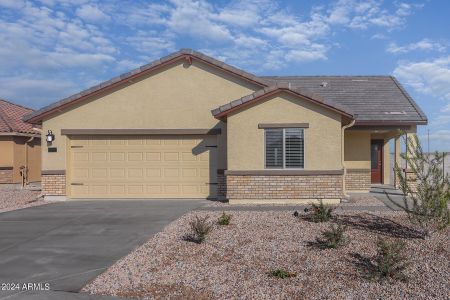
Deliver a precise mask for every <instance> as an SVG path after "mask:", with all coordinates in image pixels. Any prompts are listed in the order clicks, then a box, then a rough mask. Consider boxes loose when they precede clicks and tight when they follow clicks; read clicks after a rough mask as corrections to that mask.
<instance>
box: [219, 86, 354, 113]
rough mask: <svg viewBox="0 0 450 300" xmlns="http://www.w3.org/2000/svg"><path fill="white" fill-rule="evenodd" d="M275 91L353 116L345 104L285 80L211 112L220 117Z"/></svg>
mask: <svg viewBox="0 0 450 300" xmlns="http://www.w3.org/2000/svg"><path fill="white" fill-rule="evenodd" d="M276 91H288V92H291V93H293V94H295V95H298V96H303V97H305V98H306V99H308V100H310V101H312V102H315V103H317V104H319V105H322V106H325V107H328V108H331V109H334V110H336V111H338V112H339V113H341V114H344V115H347V116H348V117H353V112H352V110H351V109H350V108H348V107H345V105H342V104H340V103H336V102H334V101H332V100H329V99H327V98H324V97H321V96H320V95H317V94H314V93H311V91H310V90H307V89H304V88H301V87H294V86H293V85H291V84H290V83H285V82H276V83H275V84H273V85H271V86H268V87H265V88H263V89H260V90H258V91H256V92H254V93H252V94H250V95H247V96H244V97H242V98H239V99H237V100H233V101H231V102H229V103H226V104H224V105H221V106H220V107H218V108H216V109H213V110H212V111H211V113H212V114H213V115H214V116H215V117H217V118H220V117H222V116H223V115H226V114H227V113H228V112H229V111H232V110H235V109H237V108H238V107H241V106H244V105H248V104H249V103H251V102H255V101H257V100H259V99H262V98H263V96H265V95H268V94H272V93H273V92H276Z"/></svg>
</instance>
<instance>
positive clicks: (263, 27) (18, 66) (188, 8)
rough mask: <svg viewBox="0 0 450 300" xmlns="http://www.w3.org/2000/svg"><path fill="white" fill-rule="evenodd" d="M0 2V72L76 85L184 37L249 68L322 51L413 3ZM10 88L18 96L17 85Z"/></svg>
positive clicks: (280, 64) (385, 26) (401, 17)
mask: <svg viewBox="0 0 450 300" xmlns="http://www.w3.org/2000/svg"><path fill="white" fill-rule="evenodd" d="M0 6H1V7H2V11H3V10H4V11H5V13H4V14H2V16H1V17H0V28H2V30H1V31H0V80H3V82H6V81H5V80H6V79H7V78H8V77H11V78H19V77H18V76H22V75H23V74H24V73H26V72H33V74H34V78H39V80H41V81H42V82H45V81H46V80H48V81H47V82H48V83H49V84H50V83H51V82H53V79H54V78H58V79H59V78H75V79H76V80H74V82H78V85H80V86H81V84H83V87H85V84H87V83H92V82H98V81H100V80H101V79H107V78H108V77H111V76H109V75H110V74H114V73H115V72H118V71H120V72H123V71H126V70H127V69H128V68H129V69H132V68H134V67H136V66H138V65H140V64H143V63H145V62H147V61H151V60H153V59H155V58H158V57H160V56H162V55H165V54H167V53H169V52H172V51H174V50H176V49H177V48H182V47H185V42H186V40H188V42H189V44H191V45H193V46H192V47H195V48H197V49H199V50H200V51H203V52H205V53H206V54H210V55H212V56H214V57H216V58H218V59H220V60H224V61H226V62H227V63H230V64H232V65H236V66H238V67H241V68H243V69H247V70H249V71H252V72H263V71H264V72H266V71H268V70H280V69H283V68H285V67H286V66H288V65H299V64H302V63H308V62H313V61H320V60H326V59H327V57H328V53H329V51H330V50H331V49H334V48H336V47H338V46H339V44H338V43H337V41H335V40H333V39H334V36H335V35H336V33H338V32H339V31H344V30H345V31H349V30H353V29H355V28H357V29H358V30H365V29H368V28H370V29H375V30H377V32H378V35H382V34H383V33H384V32H385V31H389V30H392V29H395V28H399V27H402V26H403V25H404V24H405V22H406V18H407V16H408V15H410V14H411V13H412V12H413V11H414V10H415V9H417V6H414V5H408V4H404V3H398V2H395V3H394V4H392V3H384V4H382V3H381V2H379V1H375V0H364V1H363V0H339V1H337V2H334V4H324V5H323V6H321V7H312V8H311V9H310V10H302V11H300V10H298V8H293V7H292V6H289V5H285V4H282V3H281V2H278V1H272V0H246V1H244V0H231V1H228V2H223V1H220V2H219V1H209V2H208V1H206V0H196V1H191V0H170V1H166V2H163V3H162V4H159V3H152V2H149V1H129V2H127V3H126V5H123V3H121V2H117V1H113V2H106V1H94V0H58V1H57V0H36V1H33V2H32V1H20V0H17V1H11V0H9V1H8V0H0ZM17 8H20V9H17ZM74 14H75V16H74ZM112 20H114V24H113V22H112ZM108 21H109V23H108V26H104V25H105V23H106V22H108ZM11 70H13V72H11ZM12 73H13V74H12ZM26 74H27V76H28V73H26ZM65 76H67V77H65ZM24 78H25V81H24V82H25V83H27V85H28V86H31V83H33V82H31V81H29V80H30V78H29V77H26V76H25V77H24ZM62 81H64V79H62ZM80 82H81V83H80ZM76 85H77V84H74V86H76ZM56 86H58V85H56ZM80 89H81V88H80ZM24 90H27V89H24ZM59 91H61V90H59ZM9 92H10V93H17V95H24V94H23V93H22V90H21V88H20V86H14V87H13V89H10V90H9ZM53 92H54V93H57V92H56V91H53ZM53 92H51V91H47V92H46V93H47V95H50V94H52V93H53ZM30 93H31V92H30ZM61 93H62V92H61ZM52 95H53V94H52ZM64 95H67V93H62V96H64ZM30 97H31V98H33V99H34V98H35V96H34V95H30ZM47 98H48V97H47ZM50 98H51V97H50ZM56 98H59V97H56Z"/></svg>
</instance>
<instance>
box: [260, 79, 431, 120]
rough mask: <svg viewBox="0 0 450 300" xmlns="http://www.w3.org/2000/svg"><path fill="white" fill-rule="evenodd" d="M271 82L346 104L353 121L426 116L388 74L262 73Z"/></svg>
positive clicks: (424, 117)
mask: <svg viewBox="0 0 450 300" xmlns="http://www.w3.org/2000/svg"><path fill="white" fill-rule="evenodd" d="M261 78H263V79H265V80H268V81H269V82H271V83H272V84H276V83H280V82H281V83H285V84H286V83H291V86H293V87H294V88H296V87H298V88H303V89H306V90H309V91H311V92H312V93H314V94H317V95H320V96H322V97H323V98H324V99H327V100H329V101H333V102H335V103H339V104H341V105H344V106H346V107H350V108H351V110H352V111H353V113H354V114H355V117H356V120H357V121H386V122H389V121H404V122H407V121H410V122H419V123H420V122H426V121H427V117H426V115H425V114H424V112H423V111H422V110H421V109H420V108H419V106H418V105H417V104H416V103H415V102H414V100H413V99H412V98H411V96H409V94H408V93H407V92H406V91H405V89H404V88H403V87H402V86H401V84H400V83H399V82H398V81H397V80H396V79H395V78H394V77H392V76H263V77H261Z"/></svg>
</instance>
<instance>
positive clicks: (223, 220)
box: [217, 212, 232, 225]
mask: <svg viewBox="0 0 450 300" xmlns="http://www.w3.org/2000/svg"><path fill="white" fill-rule="evenodd" d="M231 218H232V215H228V214H226V213H225V212H223V213H222V215H221V216H220V217H219V219H218V220H217V224H219V225H230V222H231Z"/></svg>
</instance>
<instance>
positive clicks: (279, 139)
mask: <svg viewBox="0 0 450 300" xmlns="http://www.w3.org/2000/svg"><path fill="white" fill-rule="evenodd" d="M265 135H266V168H283V129H266V130H265Z"/></svg>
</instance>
